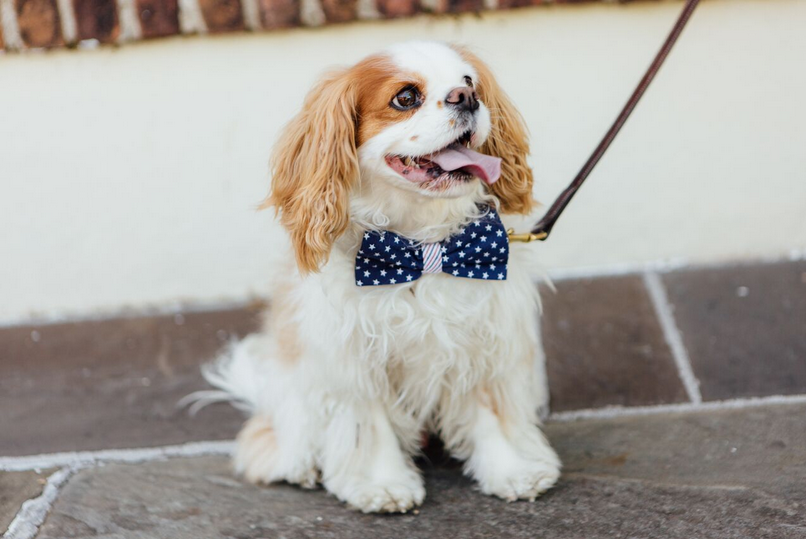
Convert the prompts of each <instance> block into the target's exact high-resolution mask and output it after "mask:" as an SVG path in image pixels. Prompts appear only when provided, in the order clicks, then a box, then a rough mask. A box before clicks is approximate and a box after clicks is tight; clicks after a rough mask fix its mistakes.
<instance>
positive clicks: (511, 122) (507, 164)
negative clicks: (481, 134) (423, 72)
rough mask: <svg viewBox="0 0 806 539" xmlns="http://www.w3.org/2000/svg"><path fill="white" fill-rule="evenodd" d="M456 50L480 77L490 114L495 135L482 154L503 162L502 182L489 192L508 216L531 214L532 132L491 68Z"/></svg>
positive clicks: (480, 89)
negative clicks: (528, 161) (530, 145)
mask: <svg viewBox="0 0 806 539" xmlns="http://www.w3.org/2000/svg"><path fill="white" fill-rule="evenodd" d="M454 48H455V49H456V50H457V52H459V54H460V55H462V57H463V58H464V59H465V60H467V61H468V62H470V64H471V65H472V66H473V67H474V68H475V70H476V73H477V74H478V80H477V81H476V83H475V86H476V91H477V92H478V93H479V97H480V98H481V101H482V102H483V103H484V104H485V105H486V106H487V108H488V109H489V110H490V117H491V119H492V131H491V132H490V136H489V137H488V138H487V141H486V142H485V143H484V145H483V146H482V147H481V149H480V151H481V152H482V153H486V154H488V155H494V156H496V157H500V158H501V159H502V160H503V162H502V164H501V178H500V179H499V180H498V181H497V182H495V183H494V184H492V185H490V186H489V187H488V188H489V189H490V191H491V192H492V193H493V194H494V195H495V196H496V197H497V198H498V200H499V201H500V202H501V209H502V211H503V212H504V213H523V214H526V213H529V211H530V210H531V209H532V208H533V207H534V206H535V204H536V202H535V200H534V198H532V183H533V177H532V169H531V168H530V167H529V165H528V164H527V162H526V157H527V156H528V155H529V132H528V129H527V128H526V123H525V122H524V120H523V116H521V114H520V112H518V110H517V109H516V108H515V105H514V104H513V103H512V101H511V100H510V99H509V96H507V95H506V93H504V90H503V89H502V88H501V86H500V85H499V84H498V82H497V81H496V79H495V76H494V75H493V73H492V71H491V70H490V68H489V67H488V66H487V64H485V63H484V62H482V61H481V59H479V57H478V56H476V55H475V54H473V53H472V52H470V51H468V50H467V49H465V48H463V47H458V46H456V47H454Z"/></svg>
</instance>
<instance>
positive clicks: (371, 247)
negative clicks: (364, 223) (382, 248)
mask: <svg viewBox="0 0 806 539" xmlns="http://www.w3.org/2000/svg"><path fill="white" fill-rule="evenodd" d="M369 249H370V251H374V250H375V244H374V243H372V244H370V246H369Z"/></svg>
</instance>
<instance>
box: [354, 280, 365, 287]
mask: <svg viewBox="0 0 806 539" xmlns="http://www.w3.org/2000/svg"><path fill="white" fill-rule="evenodd" d="M355 284H357V285H358V286H364V283H362V282H361V281H356V282H355Z"/></svg>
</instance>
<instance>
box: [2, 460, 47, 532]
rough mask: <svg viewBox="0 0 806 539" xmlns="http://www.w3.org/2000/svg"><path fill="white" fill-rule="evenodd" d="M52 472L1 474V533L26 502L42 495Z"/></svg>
mask: <svg viewBox="0 0 806 539" xmlns="http://www.w3.org/2000/svg"><path fill="white" fill-rule="evenodd" d="M49 473H50V472H34V471H29V472H0V533H2V532H4V531H6V529H7V528H8V525H9V524H11V521H12V520H14V517H15V516H17V513H18V512H19V510H20V507H22V504H23V503H25V501H26V500H30V499H31V498H36V497H37V496H39V495H40V494H42V489H43V488H44V487H45V482H46V481H47V478H48V475H49Z"/></svg>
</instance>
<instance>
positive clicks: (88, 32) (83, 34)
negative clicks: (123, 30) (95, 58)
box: [73, 0, 120, 43]
mask: <svg viewBox="0 0 806 539" xmlns="http://www.w3.org/2000/svg"><path fill="white" fill-rule="evenodd" d="M73 9H74V10H75V13H76V23H77V26H78V39H79V40H83V39H97V40H98V41H100V42H101V43H113V42H114V41H115V40H116V39H117V37H118V35H119V34H120V22H119V21H118V11H117V4H116V3H115V0H73Z"/></svg>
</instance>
